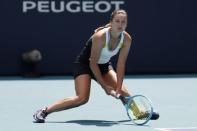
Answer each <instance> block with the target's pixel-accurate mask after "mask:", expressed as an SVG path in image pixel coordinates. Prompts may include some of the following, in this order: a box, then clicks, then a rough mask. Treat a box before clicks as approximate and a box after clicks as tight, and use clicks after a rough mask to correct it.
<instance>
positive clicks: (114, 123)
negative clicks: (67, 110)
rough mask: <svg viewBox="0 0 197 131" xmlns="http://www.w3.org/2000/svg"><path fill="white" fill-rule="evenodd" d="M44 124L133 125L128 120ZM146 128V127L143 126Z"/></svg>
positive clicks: (73, 121) (70, 121) (71, 121)
mask: <svg viewBox="0 0 197 131" xmlns="http://www.w3.org/2000/svg"><path fill="white" fill-rule="evenodd" d="M128 122H129V123H128ZM45 123H69V124H79V125H84V126H113V125H133V126H135V124H133V123H132V122H131V121H130V120H121V121H109V120H69V121H45ZM143 126H147V125H143Z"/></svg>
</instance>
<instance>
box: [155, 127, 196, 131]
mask: <svg viewBox="0 0 197 131" xmlns="http://www.w3.org/2000/svg"><path fill="white" fill-rule="evenodd" d="M155 129H156V130H160V131H173V130H176V131H178V130H182V131H183V130H193V131H197V127H184V128H155Z"/></svg>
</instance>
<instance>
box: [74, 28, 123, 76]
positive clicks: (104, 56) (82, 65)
mask: <svg viewBox="0 0 197 131" xmlns="http://www.w3.org/2000/svg"><path fill="white" fill-rule="evenodd" d="M104 30H105V34H106V42H105V44H104V47H103V48H102V50H101V55H100V58H99V60H98V62H97V63H98V66H99V69H100V71H101V74H102V75H103V74H106V73H107V72H108V71H109V70H111V69H113V67H112V65H111V62H110V59H111V57H112V56H114V55H116V54H117V53H118V52H119V50H120V48H122V46H123V40H124V33H123V32H122V33H121V35H120V40H119V43H118V46H117V47H116V48H115V49H113V50H110V49H109V46H108V44H109V40H110V32H109V28H104ZM91 47H92V37H91V38H90V39H89V40H88V41H87V42H86V44H85V47H84V48H83V49H82V51H81V52H80V54H79V55H78V56H77V57H76V59H75V62H74V73H73V74H74V78H76V77H77V76H79V75H82V74H89V75H90V76H91V77H92V78H93V79H95V77H94V75H93V72H92V71H91V69H90V66H89V63H90V61H89V58H90V53H91Z"/></svg>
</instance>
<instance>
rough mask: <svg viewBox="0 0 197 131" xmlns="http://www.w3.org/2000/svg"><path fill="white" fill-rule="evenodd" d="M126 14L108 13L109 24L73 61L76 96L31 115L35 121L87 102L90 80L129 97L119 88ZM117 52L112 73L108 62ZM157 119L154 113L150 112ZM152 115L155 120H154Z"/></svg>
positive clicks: (128, 40) (125, 43)
mask: <svg viewBox="0 0 197 131" xmlns="http://www.w3.org/2000/svg"><path fill="white" fill-rule="evenodd" d="M127 17H128V16H127V12H126V11H125V10H122V9H119V10H115V11H114V12H112V14H111V17H110V20H109V24H107V25H106V26H104V27H99V28H97V29H96V30H95V32H94V34H93V35H92V36H91V37H90V39H89V40H88V41H87V43H86V44H85V47H84V48H83V49H82V51H81V52H80V54H79V55H78V56H77V57H76V60H75V62H74V64H75V65H74V66H75V67H74V80H75V90H76V96H72V97H68V98H65V99H62V100H59V101H57V102H55V103H53V104H51V105H49V106H47V107H45V108H43V109H40V110H38V111H37V112H36V113H35V114H34V115H33V117H34V119H35V122H39V123H42V122H45V118H46V116H47V115H48V114H50V113H53V112H57V111H62V110H66V109H70V108H73V107H77V106H80V105H83V104H85V103H87V102H88V100H89V96H90V86H91V78H93V79H95V80H96V81H97V82H98V83H99V84H100V85H101V87H102V88H103V89H104V90H105V92H106V93H107V94H108V95H112V96H114V93H111V91H112V90H115V91H116V93H117V94H121V95H122V96H131V94H130V93H129V92H128V90H127V88H126V87H125V86H124V85H123V79H124V75H125V65H126V64H125V63H126V60H127V56H128V53H129V49H130V47H131V42H132V38H131V36H130V35H129V34H128V33H127V32H126V31H125V29H126V27H127V19H128V18H127ZM118 52H119V56H118V61H117V67H116V72H115V71H114V69H113V67H112V64H111V62H110V59H111V57H112V56H114V55H116V54H117V53H118ZM154 115H157V116H158V113H155V114H154V113H153V118H154V117H155V116H154ZM157 116H156V117H157Z"/></svg>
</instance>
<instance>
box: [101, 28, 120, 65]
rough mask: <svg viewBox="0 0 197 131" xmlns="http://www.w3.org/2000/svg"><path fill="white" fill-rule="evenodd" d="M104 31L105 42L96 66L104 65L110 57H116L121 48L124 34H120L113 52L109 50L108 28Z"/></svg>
mask: <svg viewBox="0 0 197 131" xmlns="http://www.w3.org/2000/svg"><path fill="white" fill-rule="evenodd" d="M105 31H106V33H105V34H106V42H105V46H104V47H103V49H102V50H101V55H100V58H99V60H98V62H97V63H98V64H105V63H107V62H109V61H110V59H111V57H112V56H114V55H116V54H117V53H118V52H119V50H120V48H122V46H123V40H124V33H123V32H122V33H121V38H120V42H119V43H118V46H117V47H116V48H115V49H113V50H109V40H110V32H109V28H105Z"/></svg>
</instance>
